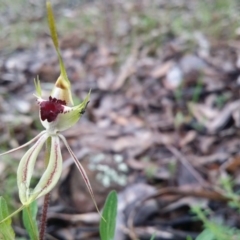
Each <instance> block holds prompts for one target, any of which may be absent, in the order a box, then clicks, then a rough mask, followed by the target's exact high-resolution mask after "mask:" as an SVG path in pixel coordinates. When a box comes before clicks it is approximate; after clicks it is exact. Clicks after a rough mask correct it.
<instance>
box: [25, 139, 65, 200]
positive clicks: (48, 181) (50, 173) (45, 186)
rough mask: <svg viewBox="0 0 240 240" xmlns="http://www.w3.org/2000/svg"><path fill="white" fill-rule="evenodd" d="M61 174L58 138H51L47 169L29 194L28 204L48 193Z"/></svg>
mask: <svg viewBox="0 0 240 240" xmlns="http://www.w3.org/2000/svg"><path fill="white" fill-rule="evenodd" d="M61 173H62V154H61V148H60V143H59V137H58V136H51V152H50V158H49V163H48V166H47V169H46V170H45V172H44V173H43V175H42V177H41V179H40V180H39V182H38V184H37V186H36V187H35V188H34V190H33V191H32V193H31V196H30V198H29V202H32V201H33V200H35V199H36V198H39V197H41V196H43V195H45V194H47V193H48V192H50V191H51V190H52V189H53V188H54V186H55V185H56V183H57V182H58V180H59V178H60V176H61Z"/></svg>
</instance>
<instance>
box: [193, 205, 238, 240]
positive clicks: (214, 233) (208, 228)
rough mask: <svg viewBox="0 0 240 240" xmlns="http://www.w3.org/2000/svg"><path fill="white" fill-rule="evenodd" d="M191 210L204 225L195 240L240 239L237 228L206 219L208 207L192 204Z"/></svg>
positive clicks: (208, 213)
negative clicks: (202, 207)
mask: <svg viewBox="0 0 240 240" xmlns="http://www.w3.org/2000/svg"><path fill="white" fill-rule="evenodd" d="M191 211H192V212H193V213H194V214H196V216H197V218H198V219H200V220H201V221H202V222H203V226H204V230H203V231H202V232H201V233H200V235H198V237H197V238H196V240H240V231H239V230H237V229H235V228H230V227H227V226H224V224H222V223H218V222H215V221H214V220H209V219H208V215H210V214H211V211H210V209H206V210H202V209H201V207H200V206H194V207H192V209H191Z"/></svg>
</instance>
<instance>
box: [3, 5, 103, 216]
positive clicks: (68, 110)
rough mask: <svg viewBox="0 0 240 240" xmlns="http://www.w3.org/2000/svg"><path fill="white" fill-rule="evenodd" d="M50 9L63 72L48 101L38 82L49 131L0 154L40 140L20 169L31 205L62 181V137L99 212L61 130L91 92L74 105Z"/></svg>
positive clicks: (72, 120) (23, 196) (38, 95)
mask: <svg viewBox="0 0 240 240" xmlns="http://www.w3.org/2000/svg"><path fill="white" fill-rule="evenodd" d="M47 12H48V23H49V28H50V32H51V37H52V40H53V43H54V47H55V49H56V52H57V55H58V59H59V64H60V70H61V73H60V76H59V78H58V79H57V81H56V83H55V86H54V88H53V90H52V93H51V95H50V96H49V99H47V100H45V99H43V98H42V95H41V86H40V81H39V79H37V80H36V81H35V88H36V95H35V96H36V98H37V103H38V105H39V117H40V121H41V123H42V125H43V126H44V127H45V129H46V130H44V131H42V132H41V133H40V134H38V135H37V136H36V137H35V138H33V139H32V140H30V141H29V142H27V143H25V144H24V145H22V146H20V147H18V148H15V149H12V150H10V151H8V152H5V153H2V154H0V156H2V155H4V154H8V153H11V152H14V151H16V150H19V149H21V148H23V147H26V146H28V145H30V144H31V143H33V142H35V141H36V143H35V144H34V145H33V146H32V147H31V148H30V149H29V150H28V151H27V152H26V153H25V154H24V156H23V157H22V159H21V160H20V163H19V166H18V170H17V184H18V189H19V198H20V201H21V203H22V204H23V206H27V205H29V204H30V203H31V202H33V201H34V200H35V199H37V198H39V197H41V196H44V195H45V194H47V193H49V192H50V191H51V190H52V189H53V187H54V186H55V185H56V183H57V182H58V180H59V178H60V175H61V172H62V154H61V147H60V140H62V141H63V143H64V144H65V146H66V148H67V149H68V151H69V153H70V155H71V156H72V158H73V159H74V162H75V164H76V166H77V168H78V169H79V171H80V173H81V175H82V177H83V179H84V181H85V183H86V186H87V188H88V190H89V193H90V195H91V198H92V199H93V202H94V204H95V206H96V209H97V211H98V212H99V210H98V208H97V204H96V201H95V198H94V195H93V190H92V188H91V185H90V182H89V179H88V177H87V174H86V172H85V170H84V169H83V167H82V165H81V163H80V162H79V161H78V159H77V157H76V156H75V154H74V153H73V151H72V150H71V148H70V146H69V145H68V143H67V141H66V139H65V137H64V136H63V135H62V134H60V132H61V131H64V130H66V129H68V128H70V127H72V126H73V125H74V124H76V123H77V121H78V120H79V118H80V117H81V115H82V114H83V113H84V110H85V108H86V106H87V104H88V102H89V97H90V93H89V94H88V95H87V97H86V98H85V99H84V101H83V102H82V103H81V104H79V105H76V106H73V100H72V96H71V84H70V81H69V80H68V77H67V73H66V70H65V67H64V64H63V60H62V57H61V54H60V50H59V44H58V38H57V31H56V27H55V22H54V16H53V12H52V8H51V5H50V3H49V2H47ZM48 139H50V140H51V148H50V157H49V162H48V165H47V167H46V169H45V172H44V173H43V175H42V177H41V178H40V180H39V182H38V183H37V185H36V186H35V187H34V188H33V189H31V188H30V182H31V178H32V174H33V171H34V166H35V163H36V159H37V157H38V155H39V152H40V150H41V149H42V147H43V145H44V143H45V142H46V141H47V140H48Z"/></svg>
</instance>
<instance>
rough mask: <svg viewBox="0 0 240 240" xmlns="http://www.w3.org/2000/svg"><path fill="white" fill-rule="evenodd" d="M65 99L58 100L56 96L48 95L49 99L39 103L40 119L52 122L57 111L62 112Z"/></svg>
mask: <svg viewBox="0 0 240 240" xmlns="http://www.w3.org/2000/svg"><path fill="white" fill-rule="evenodd" d="M63 105H66V102H65V101H62V100H58V99H56V98H52V97H51V96H50V97H49V101H43V102H41V103H40V115H41V119H42V121H44V120H46V119H47V121H48V122H53V121H54V120H55V119H56V118H57V116H58V114H59V113H63V110H64V106H63Z"/></svg>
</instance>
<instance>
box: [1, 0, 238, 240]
mask: <svg viewBox="0 0 240 240" xmlns="http://www.w3.org/2000/svg"><path fill="white" fill-rule="evenodd" d="M23 2H24V1H23ZM166 2H167V3H166ZM0 4H2V6H1V8H0V9H1V11H2V12H1V11H0V12H1V14H0V26H1V28H2V30H1V32H0V40H1V41H0V150H1V152H3V151H5V150H8V149H10V148H14V147H17V146H19V145H21V144H23V143H25V142H27V141H28V140H29V139H31V138H32V137H34V136H36V135H37V134H38V133H39V132H40V131H41V130H42V129H43V127H42V126H41V123H40V121H39V116H38V105H37V104H36V101H35V97H34V96H33V93H34V91H35V90H34V82H33V79H34V78H35V77H36V76H39V78H40V80H41V83H42V88H43V90H44V91H43V94H44V95H45V96H48V95H49V91H50V90H51V89H52V87H53V84H54V83H55V81H56V79H57V77H58V76H59V67H58V61H57V55H56V53H55V51H54V48H53V45H52V42H51V38H50V36H49V32H48V27H47V22H46V12H45V8H44V5H40V4H39V5H38V4H37V3H35V4H33V3H26V2H24V4H25V5H24V4H19V5H17V3H16V6H14V7H13V6H12V5H11V3H4V1H3V2H0ZM28 4H29V5H28ZM236 4H237V1H236V2H235V1H233V0H231V1H224V0H215V1H210V0H209V1H207V0H205V1H200V0H199V1H177V0H176V1H173V0H171V1H164V0H162V1H161V0H156V1H147V0H146V1H144V0H141V1H139V0H136V1H134V0H132V1H121V0H118V1H115V2H114V3H112V2H111V1H110V0H109V1H105V2H104V1H90V2H81V4H80V3H78V4H77V3H76V1H70V2H69V3H68V5H66V4H64V3H61V1H53V8H54V12H56V19H57V21H56V24H57V28H58V30H59V39H60V44H61V51H62V55H63V59H64V62H65V65H66V68H67V72H68V75H69V79H70V80H71V83H72V90H73V93H74V101H75V103H78V102H80V101H81V100H82V99H83V98H84V97H85V96H86V94H87V93H88V92H89V90H90V89H91V99H90V103H89V105H88V107H87V109H86V112H85V114H84V115H83V116H82V118H81V119H80V121H79V122H78V124H77V125H76V126H75V127H73V128H71V129H70V130H67V131H65V132H64V133H63V134H64V135H65V136H66V138H67V139H68V141H69V144H70V145H71V147H72V149H73V151H74V152H75V154H76V155H77V157H78V158H79V160H80V161H81V162H82V164H83V166H84V167H85V170H86V172H87V174H88V177H89V179H90V182H91V184H92V187H93V191H94V194H95V197H96V200H97V203H98V206H99V207H100V208H101V207H102V206H103V204H104V201H105V199H106V196H107V194H108V193H109V191H110V190H112V189H115V190H117V192H118V198H119V209H118V219H117V232H116V237H115V240H125V239H134V240H135V239H150V238H151V236H152V235H153V234H155V240H158V239H159V240H160V239H161V240H190V239H196V238H197V236H198V240H201V239H202V240H203V239H207V240H214V239H216V240H226V239H228V240H230V239H231V240H235V239H240V237H239V236H240V214H239V212H240V202H239V194H238V192H239V187H240V177H239V176H240V174H239V173H240V99H239V90H240V24H239V23H240V19H239V18H240V17H239V16H240V14H239V12H238V9H239V6H237V5H236ZM25 9H26V12H24V10H25ZM23 12H24V15H22V13H23ZM25 151H26V149H21V150H19V151H18V152H14V153H12V154H11V155H8V156H6V157H4V158H2V159H3V160H2V161H1V162H0V172H1V175H0V194H1V195H3V196H4V197H5V199H7V200H8V203H9V207H10V211H14V210H15V209H16V208H17V207H19V206H20V203H19V200H18V190H17V186H16V169H17V166H18V162H19V160H20V158H21V156H22V155H23V154H24V152H25ZM42 156H43V154H42ZM63 158H64V169H63V174H62V176H61V180H60V182H59V183H58V185H57V187H55V189H54V190H53V192H52V195H51V203H50V208H49V214H48V217H49V220H48V227H47V234H48V236H47V239H54V238H55V239H63V240H65V239H66V240H71V239H73V240H76V239H92V240H93V239H99V237H98V221H99V216H98V214H97V213H96V210H95V207H94V204H93V202H92V201H91V200H90V196H89V193H88V191H87V188H86V186H85V185H84V181H83V180H82V178H81V176H80V174H79V172H78V170H77V168H76V167H75V165H74V164H73V160H72V159H71V158H70V156H69V154H68V152H67V151H66V149H65V148H64V147H63ZM42 169H43V162H42V161H41V158H40V159H39V161H38V162H37V166H36V171H35V173H34V178H35V179H36V180H37V179H38V178H39V177H40V176H41V173H42ZM13 196H14V197H13ZM41 206H42V201H41V200H40V201H39V208H40V209H41ZM14 228H15V230H16V232H17V235H18V236H19V237H26V233H25V232H24V230H23V228H22V224H21V222H20V218H15V219H14ZM199 234H201V235H200V236H199ZM204 237H205V238H204Z"/></svg>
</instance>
